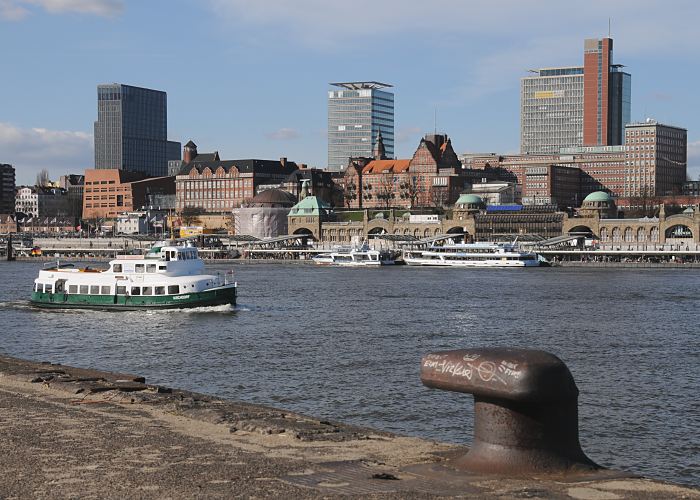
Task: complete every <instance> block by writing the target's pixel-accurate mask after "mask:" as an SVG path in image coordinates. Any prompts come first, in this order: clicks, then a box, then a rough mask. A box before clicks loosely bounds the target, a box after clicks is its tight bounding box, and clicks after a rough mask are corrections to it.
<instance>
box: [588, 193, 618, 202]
mask: <svg viewBox="0 0 700 500" xmlns="http://www.w3.org/2000/svg"><path fill="white" fill-rule="evenodd" d="M587 201H612V197H611V196H610V195H609V194H608V193H606V192H605V191H596V192H595V193H591V194H589V195H588V196H586V197H585V198H584V199H583V202H584V203H585V202H587Z"/></svg>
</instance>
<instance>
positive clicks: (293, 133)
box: [265, 128, 301, 141]
mask: <svg viewBox="0 0 700 500" xmlns="http://www.w3.org/2000/svg"><path fill="white" fill-rule="evenodd" d="M265 137H267V138H268V139H271V140H273V141H291V140H293V139H298V138H299V137H301V134H300V133H299V131H297V130H296V129H293V128H281V129H279V130H275V131H273V132H268V133H266V134H265Z"/></svg>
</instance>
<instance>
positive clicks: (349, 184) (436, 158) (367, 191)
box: [343, 134, 467, 208]
mask: <svg viewBox="0 0 700 500" xmlns="http://www.w3.org/2000/svg"><path fill="white" fill-rule="evenodd" d="M377 145H378V146H377V147H376V148H375V157H374V158H351V159H350V162H349V165H348V168H347V169H346V170H345V176H344V178H343V187H344V189H345V202H346V206H347V207H348V208H390V207H400V208H414V207H435V206H438V207H440V206H447V205H451V204H453V203H454V202H455V201H456V200H457V198H458V197H459V194H460V193H461V192H462V191H463V190H464V188H465V184H466V181H467V177H466V176H465V175H464V171H463V169H462V164H461V163H460V161H459V158H457V154H456V153H455V152H454V149H453V148H452V143H451V141H450V139H449V138H448V137H447V135H443V134H428V135H426V136H425V137H424V138H423V139H421V141H420V144H419V145H418V148H417V149H416V151H415V153H413V157H412V158H411V159H410V160H407V159H401V160H390V159H387V158H386V157H385V156H384V155H383V144H382V140H381V136H379V137H378V138H377Z"/></svg>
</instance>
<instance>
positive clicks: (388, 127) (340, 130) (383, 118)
mask: <svg viewBox="0 0 700 500" xmlns="http://www.w3.org/2000/svg"><path fill="white" fill-rule="evenodd" d="M331 85H333V86H335V87H338V88H339V89H341V90H330V91H329V92H328V169H329V170H344V169H345V167H347V165H348V160H349V158H353V157H358V156H364V157H371V156H372V151H373V149H374V145H375V144H374V143H375V141H376V140H377V135H378V134H379V131H381V132H382V139H383V142H384V148H385V151H386V156H387V158H393V157H394V94H393V93H391V92H388V91H386V90H382V89H386V88H388V87H391V85H388V84H385V83H379V82H345V83H331Z"/></svg>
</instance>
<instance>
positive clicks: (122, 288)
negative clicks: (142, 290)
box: [117, 286, 126, 295]
mask: <svg viewBox="0 0 700 500" xmlns="http://www.w3.org/2000/svg"><path fill="white" fill-rule="evenodd" d="M117 295H126V287H125V286H118V287H117Z"/></svg>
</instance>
